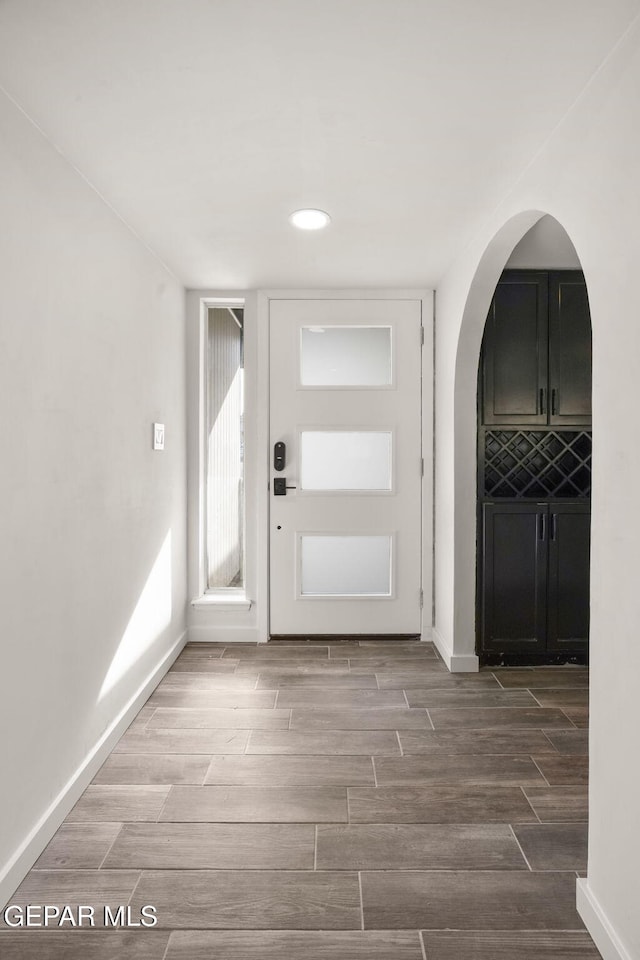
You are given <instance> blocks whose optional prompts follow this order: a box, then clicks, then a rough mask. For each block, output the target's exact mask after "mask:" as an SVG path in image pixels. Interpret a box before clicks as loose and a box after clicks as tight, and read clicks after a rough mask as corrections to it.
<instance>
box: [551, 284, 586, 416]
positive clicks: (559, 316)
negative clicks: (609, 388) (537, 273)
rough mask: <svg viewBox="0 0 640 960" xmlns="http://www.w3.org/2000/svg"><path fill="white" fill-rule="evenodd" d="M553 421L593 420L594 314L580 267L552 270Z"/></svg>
mask: <svg viewBox="0 0 640 960" xmlns="http://www.w3.org/2000/svg"><path fill="white" fill-rule="evenodd" d="M549 387H550V400H549V423H556V424H557V423H562V424H589V423H591V318H590V315H589V299H588V297H587V287H586V284H585V282H584V277H583V275H582V273H580V272H579V271H573V270H572V271H565V272H563V273H551V274H549Z"/></svg>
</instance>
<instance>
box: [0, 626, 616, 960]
mask: <svg viewBox="0 0 640 960" xmlns="http://www.w3.org/2000/svg"><path fill="white" fill-rule="evenodd" d="M587 706H588V676H587V671H586V669H584V668H581V667H544V668H527V669H504V668H501V669H492V670H483V671H482V672H481V673H479V674H475V675H470V674H466V675H450V674H449V673H448V671H447V670H446V669H445V667H444V665H443V664H442V662H441V661H440V660H439V658H438V656H437V654H436V652H435V650H434V648H433V646H432V645H431V644H425V643H404V642H374V641H371V642H366V641H361V642H354V641H345V642H342V643H340V642H336V643H332V644H329V645H327V644H321V643H306V644H288V643H284V642H278V643H270V644H268V645H263V646H258V647H256V646H251V645H232V646H226V647H225V646H224V645H223V644H191V645H188V646H187V647H186V648H185V650H184V652H183V653H182V654H181V656H180V658H179V659H178V661H177V662H176V663H175V665H174V667H173V668H172V669H171V671H170V672H169V673H168V674H167V676H166V677H165V679H164V680H163V681H162V682H161V684H160V685H159V687H158V688H157V690H156V691H155V692H154V693H153V695H152V696H151V698H150V699H149V701H148V702H147V704H146V705H145V707H144V708H143V709H142V710H141V712H140V714H139V715H138V717H137V718H136V719H135V721H134V722H133V723H132V724H131V726H130V728H129V730H128V731H127V732H126V733H125V735H124V736H123V737H122V739H121V740H120V742H119V744H118V745H117V746H116V748H115V750H114V751H113V753H112V754H111V756H110V757H109V758H108V759H107V761H106V763H105V764H104V765H103V767H102V769H101V770H100V771H99V772H98V774H97V775H96V777H95V778H94V780H93V783H92V784H91V785H90V786H89V787H88V789H87V790H86V791H85V793H84V795H83V796H82V798H81V799H80V800H79V801H78V803H77V804H76V806H75V807H74V809H73V810H72V811H71V813H70V814H69V816H68V817H67V819H66V821H65V823H64V824H63V825H62V826H61V827H60V829H59V830H58V832H57V834H56V835H55V837H54V838H53V840H52V841H51V843H50V844H49V846H48V847H47V849H46V850H45V851H44V853H43V854H42V856H41V857H40V859H39V860H38V862H37V863H36V864H35V866H34V868H33V869H32V870H31V872H30V873H29V875H28V876H27V878H26V879H25V881H24V882H23V884H22V885H21V886H20V888H19V889H18V891H17V892H16V894H15V895H14V897H13V898H12V902H13V903H16V904H26V903H36V904H62V905H64V904H77V903H82V904H88V905H95V906H96V916H98V915H99V914H101V913H102V907H103V905H104V904H110V905H112V906H113V907H115V906H117V905H120V904H128V905H130V907H131V913H132V918H133V919H139V917H140V909H141V907H142V906H143V905H145V904H152V905H154V906H155V907H156V909H157V914H158V920H159V922H158V926H157V927H156V928H154V929H134V930H105V929H93V930H87V929H80V928H77V929H69V927H68V926H67V927H66V929H63V930H50V931H44V930H36V929H31V930H25V929H22V930H14V931H10V930H7V929H6V928H4V929H2V930H0V956H2V958H3V960H31V958H36V957H37V958H38V960H80V958H82V960H116V958H117V960H205V958H206V960H275V958H279V960H334V958H335V960H514V958H516V957H517V958H518V960H596V958H598V957H599V954H598V953H597V951H596V949H595V947H594V946H593V944H592V942H591V940H590V938H589V936H588V934H587V933H586V931H585V929H584V926H583V924H582V922H581V920H580V918H579V916H578V914H577V913H576V910H575V883H576V877H577V876H579V875H584V872H585V870H586V853H587V850H586V845H587V824H586V818H587V786H586V781H587V756H586V753H587V730H586V723H587V719H586V712H587Z"/></svg>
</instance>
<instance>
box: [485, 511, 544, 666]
mask: <svg viewBox="0 0 640 960" xmlns="http://www.w3.org/2000/svg"><path fill="white" fill-rule="evenodd" d="M547 513H548V511H547V507H546V505H544V504H543V505H538V504H535V503H509V504H496V503H486V504H484V509H483V514H484V523H483V542H482V567H483V596H482V646H483V649H484V650H485V651H496V652H506V651H509V650H512V649H516V650H518V651H519V650H522V649H523V648H524V649H526V650H528V651H530V652H532V653H534V654H539V653H541V652H544V649H545V641H546V623H545V619H546V582H547V546H546V536H547V529H546V528H547V525H548V516H547Z"/></svg>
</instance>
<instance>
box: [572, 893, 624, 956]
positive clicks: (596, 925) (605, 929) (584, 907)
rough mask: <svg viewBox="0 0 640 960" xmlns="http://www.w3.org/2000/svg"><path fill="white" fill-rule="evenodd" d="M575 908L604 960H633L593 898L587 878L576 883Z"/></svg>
mask: <svg viewBox="0 0 640 960" xmlns="http://www.w3.org/2000/svg"><path fill="white" fill-rule="evenodd" d="M576 907H577V909H578V913H579V914H580V916H581V917H582V919H583V921H584V925H585V927H586V928H587V930H588V931H589V933H590V935H591V938H592V940H593V942H594V943H595V945H596V947H597V948H598V950H599V951H600V953H601V954H602V956H603V958H604V960H633V958H632V956H631V954H630V953H629V951H628V950H627V949H626V947H625V946H624V945H623V944H622V942H621V941H620V938H619V937H618V934H617V933H616V931H615V930H614V928H613V926H612V924H611V923H610V921H609V918H608V917H607V915H606V913H605V912H604V910H603V909H602V907H601V906H600V903H599V902H598V900H597V899H596V897H595V896H594V894H593V892H592V890H591V888H590V886H589V880H588V878H586V879H580V880H578V881H577V882H576Z"/></svg>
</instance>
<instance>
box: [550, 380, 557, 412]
mask: <svg viewBox="0 0 640 960" xmlns="http://www.w3.org/2000/svg"><path fill="white" fill-rule="evenodd" d="M556 394H557V390H556V388H555V387H554V388H553V390H552V391H551V415H552V416H555V415H556V413H557V411H556Z"/></svg>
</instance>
